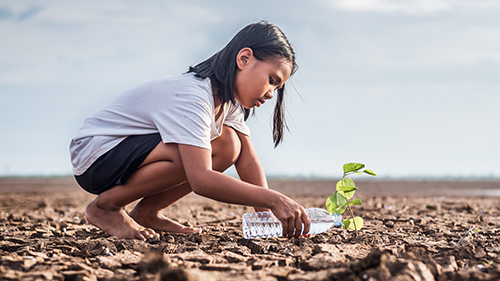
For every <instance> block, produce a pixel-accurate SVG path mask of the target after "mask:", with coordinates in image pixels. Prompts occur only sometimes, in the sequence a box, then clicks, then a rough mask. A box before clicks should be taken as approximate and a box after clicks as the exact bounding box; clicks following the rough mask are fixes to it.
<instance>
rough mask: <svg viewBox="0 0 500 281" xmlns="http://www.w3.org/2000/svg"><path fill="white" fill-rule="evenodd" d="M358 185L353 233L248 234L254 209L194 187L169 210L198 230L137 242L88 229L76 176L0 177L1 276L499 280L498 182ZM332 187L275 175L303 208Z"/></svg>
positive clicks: (274, 183) (277, 185) (86, 197)
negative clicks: (358, 226) (358, 220)
mask: <svg viewBox="0 0 500 281" xmlns="http://www.w3.org/2000/svg"><path fill="white" fill-rule="evenodd" d="M356 183H357V185H358V186H359V187H360V190H359V191H358V192H357V194H356V197H358V198H361V199H362V200H363V205H362V206H356V207H357V208H355V210H354V211H355V213H356V215H360V216H362V217H363V218H364V220H365V225H364V227H363V229H362V230H360V231H359V235H358V236H357V237H355V235H354V232H352V231H350V232H348V233H347V236H344V232H343V231H342V230H341V229H340V228H338V227H337V228H332V229H330V230H329V231H327V232H326V233H323V234H319V235H317V236H315V237H313V238H303V237H301V238H297V239H290V240H288V239H284V238H273V239H254V240H247V239H244V238H243V234H242V230H241V216H242V214H243V213H245V212H251V211H253V209H252V208H249V207H244V206H236V205H230V204H223V203H218V202H215V201H212V200H209V199H206V198H202V197H199V196H197V195H194V194H191V195H188V196H187V197H186V198H184V199H182V200H180V201H179V202H177V203H176V204H174V205H173V206H172V207H170V208H168V209H167V210H165V211H164V213H165V214H166V215H167V216H168V217H170V218H172V219H175V220H177V221H179V222H180V223H183V224H186V225H193V226H197V227H201V228H202V229H203V232H202V233H201V234H173V233H165V232H163V233H160V238H159V239H155V240H149V241H146V242H142V241H136V240H123V239H116V238H115V237H111V236H109V235H107V234H106V233H104V232H102V231H100V230H99V229H97V228H95V227H94V226H92V225H91V224H89V223H88V222H87V221H86V220H85V218H84V209H85V206H86V204H87V203H88V202H90V201H91V200H92V199H93V198H94V196H93V195H91V194H88V193H86V192H84V191H83V190H81V189H79V188H78V186H77V185H76V183H75V181H74V180H73V179H72V178H0V280H240V281H243V280H280V281H284V280H343V281H347V280H500V237H499V234H500V219H499V215H500V209H499V208H500V207H499V206H500V204H499V203H500V200H499V198H500V197H499V196H500V182H498V181H394V180H392V181H389V180H387V181H384V180H377V181H361V180H356ZM334 185H335V183H334V182H333V181H328V180H270V186H271V187H272V188H274V189H276V190H278V191H280V192H283V193H285V194H287V195H289V196H290V197H292V198H294V199H295V200H296V201H298V202H299V203H301V204H303V205H304V206H305V207H308V208H309V207H320V208H324V202H325V199H326V198H327V197H328V196H329V195H330V194H331V193H332V192H333V189H334ZM132 206H133V205H132ZM132 206H129V207H127V209H129V208H130V207H132Z"/></svg>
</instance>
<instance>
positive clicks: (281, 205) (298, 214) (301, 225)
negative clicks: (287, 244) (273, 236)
mask: <svg viewBox="0 0 500 281" xmlns="http://www.w3.org/2000/svg"><path fill="white" fill-rule="evenodd" d="M271 211H272V212H273V214H274V215H275V216H276V217H277V218H278V219H279V220H280V221H281V225H282V226H283V237H286V238H292V237H299V236H300V235H301V234H302V233H304V234H307V233H309V230H310V226H311V221H310V220H309V217H308V216H307V213H306V210H305V209H304V207H302V206H301V205H300V204H298V203H297V202H295V201H293V200H292V199H290V198H289V197H287V196H285V195H282V194H281V196H280V198H279V201H278V203H276V204H274V207H273V208H271Z"/></svg>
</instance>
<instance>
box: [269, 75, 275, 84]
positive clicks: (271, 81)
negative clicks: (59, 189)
mask: <svg viewBox="0 0 500 281" xmlns="http://www.w3.org/2000/svg"><path fill="white" fill-rule="evenodd" d="M274 83H275V81H274V79H273V78H271V77H269V84H271V85H274Z"/></svg>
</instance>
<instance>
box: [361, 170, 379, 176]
mask: <svg viewBox="0 0 500 281" xmlns="http://www.w3.org/2000/svg"><path fill="white" fill-rule="evenodd" d="M363 172H364V173H366V174H369V175H371V176H376V175H377V174H376V173H375V172H374V171H372V170H370V169H366V170H363Z"/></svg>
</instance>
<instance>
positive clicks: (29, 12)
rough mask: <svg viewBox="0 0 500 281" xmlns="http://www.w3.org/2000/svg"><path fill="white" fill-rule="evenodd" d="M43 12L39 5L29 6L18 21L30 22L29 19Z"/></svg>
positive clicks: (19, 15) (19, 16) (18, 16)
mask: <svg viewBox="0 0 500 281" xmlns="http://www.w3.org/2000/svg"><path fill="white" fill-rule="evenodd" d="M41 10H42V7H41V6H38V5H32V6H29V7H28V8H26V9H25V10H23V11H21V12H20V13H19V14H18V15H17V20H18V21H25V20H28V19H30V18H32V17H34V16H35V15H37V14H38V13H39V12H40V11H41Z"/></svg>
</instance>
